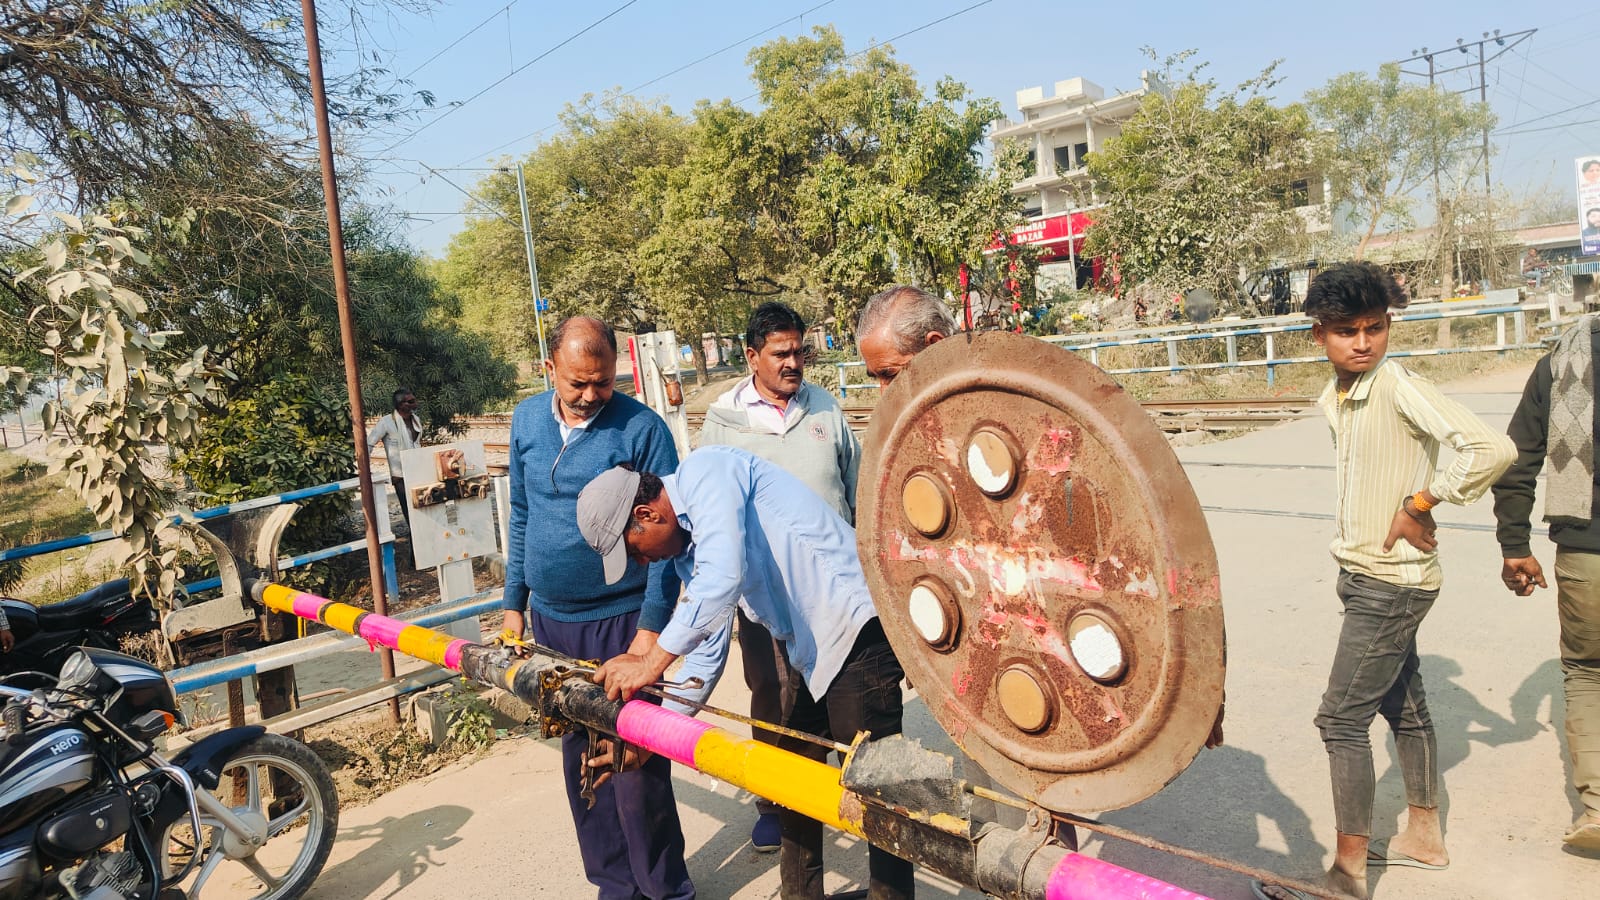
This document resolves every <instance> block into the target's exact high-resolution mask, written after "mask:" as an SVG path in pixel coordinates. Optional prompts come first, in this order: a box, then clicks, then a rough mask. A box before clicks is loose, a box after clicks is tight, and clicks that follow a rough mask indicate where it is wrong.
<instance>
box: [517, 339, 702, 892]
mask: <svg viewBox="0 0 1600 900" xmlns="http://www.w3.org/2000/svg"><path fill="white" fill-rule="evenodd" d="M545 370H546V372H547V373H548V374H549V376H550V384H551V390H549V391H546V392H545V393H542V394H536V395H534V396H533V397H530V398H528V399H527V400H524V401H523V402H522V403H521V404H519V405H518V406H517V409H516V412H515V413H514V414H513V415H512V418H511V448H510V451H511V521H510V545H509V546H508V547H507V548H506V587H505V598H504V602H503V603H502V604H501V606H502V608H503V609H504V624H505V628H506V629H507V630H509V631H511V632H513V633H515V634H517V635H521V634H522V630H523V624H524V623H523V616H524V612H526V614H527V616H528V618H529V619H531V623H530V624H531V625H532V630H533V634H534V635H535V636H536V637H537V639H538V641H539V642H540V643H541V644H544V645H545V646H547V647H550V648H551V649H553V650H556V651H558V652H560V653H565V654H567V655H569V656H572V657H575V658H577V659H610V658H611V657H613V656H615V655H617V654H619V653H624V652H627V651H629V650H630V649H634V647H635V643H636V642H641V641H642V642H644V643H653V637H654V634H653V633H654V632H659V631H660V630H661V629H662V628H664V627H665V626H666V624H667V622H668V620H670V619H671V617H672V611H673V607H674V606H675V605H676V603H677V600H678V587H679V584H680V582H679V579H678V577H677V574H676V572H674V571H673V570H672V567H671V565H670V564H667V563H662V564H657V565H650V566H645V565H629V566H628V567H627V569H626V571H624V572H621V573H620V575H619V577H618V578H615V579H612V581H613V582H614V583H611V584H608V583H607V579H606V577H605V573H604V572H603V571H602V568H601V565H600V560H599V559H597V558H596V557H595V554H594V551H592V550H590V549H589V547H588V545H587V544H586V543H585V541H584V539H583V535H582V534H580V533H579V532H578V527H577V504H578V494H579V492H580V491H582V490H583V486H584V485H586V484H588V483H589V482H590V481H591V480H592V479H593V478H594V477H595V476H596V475H599V474H600V473H601V472H604V471H606V470H608V469H611V468H612V467H614V466H618V465H622V464H627V465H630V466H633V467H634V468H636V469H638V470H639V471H641V472H650V473H653V474H658V475H669V474H671V473H672V472H673V471H675V470H676V469H677V468H678V452H677V449H676V448H675V447H674V446H673V442H672V434H671V433H670V432H669V431H668V430H667V425H666V423H665V422H663V421H662V420H661V417H660V416H657V415H656V414H655V413H654V412H652V411H650V409H649V408H648V407H646V406H644V405H643V404H641V403H639V402H638V401H636V400H634V399H632V398H631V397H627V396H624V395H619V394H614V393H613V389H614V384H613V382H614V380H615V378H616V371H617V338H616V334H615V333H613V332H612V330H611V327H610V326H608V325H606V324H605V323H604V322H601V321H600V320H599V319H594V318H590V317H588V316H574V317H572V318H569V319H564V320H562V321H561V322H560V323H559V324H557V325H556V327H555V328H554V329H552V330H551V332H550V357H549V358H548V359H547V360H546V361H545ZM641 633H643V635H647V636H648V638H649V640H647V639H646V637H645V636H642V635H641ZM586 746H587V739H586V736H585V735H584V734H583V733H582V732H578V733H574V734H567V735H564V736H563V737H562V739H561V752H562V762H563V765H562V771H563V774H564V775H565V776H566V783H567V801H568V805H569V806H570V807H571V810H572V821H573V825H574V826H575V828H576V830H577V834H578V850H579V852H580V854H581V855H582V857H583V868H584V873H585V874H586V875H587V876H588V879H589V881H590V882H591V883H593V884H594V885H595V886H596V887H597V888H599V896H600V898H601V900H612V898H616V900H633V898H638V897H647V898H650V900H667V898H670V900H686V898H692V897H693V896H694V895H695V894H694V885H693V884H691V883H690V880H689V872H688V869H687V868H686V867H685V865H684V860H683V828H682V825H681V824H680V822H679V820H678V805H677V802H676V799H675V798H674V797H673V792H672V775H671V761H670V760H668V759H666V758H665V757H655V758H651V759H649V760H648V761H646V762H645V763H644V764H643V765H642V766H641V767H639V768H637V769H632V770H630V771H627V772H622V773H620V774H618V775H616V776H615V777H612V778H610V779H607V780H606V781H605V783H603V784H601V785H600V786H599V787H597V788H596V789H595V792H594V801H593V805H592V806H591V805H590V801H589V800H588V799H587V798H584V797H582V796H580V794H579V792H580V790H581V778H582V776H581V767H582V766H583V755H584V752H585V750H586Z"/></svg>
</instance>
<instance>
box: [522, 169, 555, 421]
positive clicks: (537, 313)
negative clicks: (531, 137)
mask: <svg viewBox="0 0 1600 900" xmlns="http://www.w3.org/2000/svg"><path fill="white" fill-rule="evenodd" d="M517 202H518V203H520V204H522V243H523V246H524V247H525V248H526V249H527V253H528V281H529V283H530V284H532V285H533V324H534V327H536V328H537V329H538V330H539V374H540V375H541V376H543V378H544V389H545V390H547V391H548V390H550V373H549V372H548V371H546V369H545V365H544V361H545V359H546V357H547V353H546V351H545V346H544V309H543V307H544V300H543V299H542V298H541V297H540V295H539V263H538V261H537V260H536V259H535V258H534V255H533V217H532V216H530V215H528V183H527V180H526V179H525V178H524V177H523V174H522V163H517Z"/></svg>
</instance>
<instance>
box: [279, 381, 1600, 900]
mask: <svg viewBox="0 0 1600 900" xmlns="http://www.w3.org/2000/svg"><path fill="white" fill-rule="evenodd" d="M1524 375H1525V373H1512V374H1510V375H1505V376H1499V377H1494V378H1489V379H1485V380H1482V381H1480V382H1477V383H1474V384H1470V385H1463V386H1460V387H1459V388H1458V389H1457V390H1456V391H1453V393H1454V394H1455V395H1456V396H1457V397H1459V398H1460V399H1461V400H1463V401H1464V402H1465V403H1467V404H1468V405H1469V406H1470V407H1472V408H1473V409H1475V410H1477V411H1478V412H1479V413H1481V414H1482V415H1484V416H1485V417H1486V418H1487V419H1488V420H1489V421H1490V422H1491V424H1493V425H1494V426H1495V427H1497V428H1503V427H1504V425H1505V423H1506V421H1507V419H1508V417H1509V415H1510V413H1511V411H1512V409H1513V408H1514V406H1515V403H1516V400H1517V394H1518V392H1520V389H1521V386H1522V380H1523V377H1524ZM1180 456H1181V457H1182V459H1183V460H1184V462H1185V464H1186V466H1187V468H1188V471H1189V474H1190V477H1191V479H1192V480H1193V482H1194V485H1195V489H1196V492H1197V493H1198V494H1199V497H1200V501H1201V503H1202V504H1204V505H1206V506H1207V507H1210V508H1211V509H1210V510H1209V511H1208V513H1207V516H1208V520H1209V523H1210V527H1211V532H1212V538H1213V540H1214V541H1215V543H1216V546H1217V553H1218V557H1219V559H1220V562H1221V567H1222V576H1223V589H1224V590H1223V594H1224V598H1225V607H1226V611H1227V626H1228V644H1229V646H1228V651H1229V653H1228V660H1229V668H1228V703H1227V711H1228V718H1227V744H1226V746H1224V747H1222V748H1221V749H1218V750H1211V751H1204V752H1202V753H1201V754H1200V756H1199V758H1198V759H1197V760H1196V761H1195V763H1194V764H1193V765H1192V766H1191V767H1190V768H1189V770H1188V771H1187V772H1185V773H1184V774H1183V775H1182V776H1181V777H1180V778H1178V780H1177V781H1175V782H1174V783H1173V784H1171V785H1170V786H1168V787H1167V788H1166V789H1165V790H1164V791H1162V792H1161V793H1160V794H1158V795H1156V796H1155V797H1152V798H1150V799H1149V800H1146V801H1145V802H1143V803H1140V804H1138V805H1136V806H1134V807H1132V808H1130V809H1125V810H1121V811H1117V812H1113V813H1109V814H1106V815H1105V816H1104V818H1105V819H1106V820H1107V821H1109V822H1113V823H1115V824H1118V825H1121V826H1124V827H1127V828H1131V829H1134V830H1137V831H1139V832H1142V833H1145V834H1148V835H1152V836H1155V837H1158V838H1161V839H1163V840H1166V841H1170V842H1173V843H1177V844H1181V845H1184V846H1188V847H1191V848H1194V849H1197V850H1201V851H1204V852H1206V853H1209V854H1215V855H1218V856H1224V857H1228V858H1230V859H1234V860H1238V861H1242V862H1245V863H1249V864H1252V865H1256V866H1260V867H1265V868H1269V869H1273V870H1275V871H1281V872H1284V873H1290V874H1294V875H1298V876H1301V877H1314V876H1316V875H1317V874H1318V873H1320V872H1321V871H1322V870H1323V869H1324V868H1325V867H1326V866H1327V865H1328V863H1329V861H1330V857H1331V851H1332V846H1333V815H1332V805H1331V801H1330V795H1329V791H1330V789H1329V785H1328V766H1327V758H1326V756H1325V755H1324V753H1323V749H1322V744H1321V742H1320V740H1319V739H1318V736H1317V732H1316V729H1315V728H1314V727H1312V724H1311V718H1312V714H1313V712H1314V710H1315V708H1316V705H1317V702H1318V699H1319V697H1320V696H1321V693H1322V691H1323V688H1324V686H1325V684H1326V678H1327V669H1328V664H1329V661H1330V658H1331V655H1332V652H1333V646H1334V641H1335V637H1336V635H1337V633H1338V628H1339V603H1338V600H1337V598H1336V597H1335V596H1334V591H1333V582H1334V576H1335V569H1334V565H1333V563H1332V561H1331V559H1330V558H1329V556H1328V552H1327V545H1328V541H1329V540H1330V538H1331V537H1332V533H1333V523H1332V521H1331V520H1330V519H1329V518H1328V516H1329V514H1330V513H1331V511H1332V510H1333V505H1334V489H1333V473H1332V470H1331V463H1332V452H1331V443H1330V440H1329V437H1328V433H1327V428H1326V426H1325V425H1324V424H1323V423H1322V422H1321V421H1320V420H1305V421H1299V422H1294V423H1290V424H1287V425H1284V426H1280V427H1276V428H1271V429H1267V430H1264V431H1259V432H1256V433H1254V434H1250V435H1246V436H1244V437H1240V438H1237V439H1234V440H1230V441H1226V442H1219V443H1214V444H1207V445H1203V446H1198V447H1190V448H1184V449H1183V450H1181V451H1180ZM1275 513H1276V514H1275ZM1436 515H1438V518H1439V521H1440V522H1441V530H1440V532H1439V538H1440V551H1441V553H1442V555H1443V562H1444V568H1445V573H1446V581H1445V586H1444V590H1443V593H1442V595H1441V598H1440V600H1439V602H1438V603H1437V604H1436V605H1435V606H1434V608H1433V610H1432V612H1431V614H1430V615H1429V617H1428V619H1427V621H1426V623H1425V624H1424V626H1423V629H1422V632H1421V638H1420V643H1421V651H1422V654H1423V671H1424V676H1425V679H1426V683H1427V689H1428V695H1429V696H1428V699H1429V706H1430V708H1431V709H1432V711H1433V715H1434V718H1435V720H1436V723H1437V727H1438V738H1439V758H1440V759H1439V762H1440V768H1441V770H1442V771H1443V780H1444V787H1445V792H1446V794H1445V801H1444V802H1445V814H1446V829H1447V831H1446V833H1447V838H1448V841H1449V845H1450V850H1451V853H1452V857H1453V863H1452V865H1451V866H1450V868H1449V870H1448V871H1444V872H1425V871H1417V870H1411V869H1397V870H1395V871H1392V872H1383V871H1382V870H1374V872H1373V876H1372V880H1371V887H1372V889H1373V892H1374V895H1375V896H1377V897H1406V898H1423V900H1430V898H1438V900H1444V898H1502V897H1505V898H1512V897H1538V898H1554V900H1579V898H1596V897H1600V859H1595V858H1587V857H1582V856H1579V855H1576V854H1573V853H1569V852H1566V851H1565V850H1564V849H1563V847H1562V845H1561V843H1560V836H1561V833H1562V831H1563V829H1564V828H1565V827H1566V825H1567V824H1568V823H1569V822H1570V821H1571V820H1572V818H1573V817H1574V816H1575V815H1576V814H1577V812H1578V807H1577V805H1576V798H1575V796H1574V794H1573V793H1572V791H1571V790H1570V788H1569V787H1568V780H1567V777H1568V773H1567V771H1566V765H1565V763H1564V759H1565V757H1564V753H1563V737H1562V701H1561V678H1560V670H1559V668H1558V665H1557V661H1556V660H1555V658H1554V657H1555V651H1556V621H1555V614H1554V609H1553V604H1554V601H1553V598H1552V596H1551V593H1552V592H1550V591H1542V592H1539V594H1538V595H1536V596H1534V597H1532V598H1527V599H1522V598H1517V597H1514V596H1512V595H1511V594H1509V593H1508V592H1506V591H1505V590H1504V589H1503V588H1502V587H1501V586H1500V584H1499V581H1498V578H1497V576H1498V572H1499V565H1500V556H1499V550H1498V547H1497V545H1496V544H1495V542H1494V537H1493V534H1492V531H1471V530H1458V529H1452V528H1450V527H1449V525H1451V524H1469V525H1475V526H1492V524H1493V516H1492V513H1491V509H1490V503H1489V502H1488V501H1487V500H1485V501H1483V502H1480V503H1479V504H1477V505H1476V506H1474V507H1471V508H1468V509H1461V508H1458V507H1445V508H1443V509H1442V510H1441V511H1440V512H1439V513H1437V514H1436ZM1541 534H1542V531H1541ZM1535 551H1536V553H1537V554H1538V555H1539V557H1540V558H1541V560H1542V561H1543V562H1544V563H1545V566H1546V569H1547V570H1548V568H1549V566H1550V560H1551V554H1552V551H1551V546H1550V544H1549V542H1548V540H1547V539H1545V538H1543V537H1538V538H1536V539H1535ZM714 702H716V703H718V704H720V705H725V706H728V707H730V708H734V709H739V708H741V707H742V706H743V705H744V704H745V703H746V695H745V693H744V690H743V683H742V681H741V678H740V676H739V673H738V672H737V671H732V672H730V673H729V676H728V678H727V679H726V680H725V681H724V682H723V687H721V688H720V689H719V691H718V694H717V696H716V697H715V698H714ZM1385 729H1386V726H1384V725H1383V723H1382V722H1381V720H1380V721H1379V722H1378V723H1377V724H1376V725H1375V726H1374V743H1375V746H1376V754H1377V771H1378V775H1379V782H1378V799H1377V807H1376V818H1375V823H1374V828H1375V837H1376V838H1378V839H1380V840H1381V839H1382V838H1385V837H1387V836H1389V835H1392V834H1393V833H1394V831H1395V830H1396V822H1397V818H1398V816H1399V814H1400V813H1402V812H1403V809H1404V799H1403V794H1402V789H1401V784H1400V778H1399V772H1398V770H1397V769H1396V768H1395V766H1394V765H1393V762H1392V758H1391V755H1390V754H1391V749H1390V748H1391V747H1392V744H1390V743H1389V742H1388V740H1387V735H1386V732H1385ZM907 730H908V731H909V732H911V733H912V734H914V735H916V736H919V737H922V738H924V739H925V740H927V741H929V742H931V743H935V744H943V745H945V746H948V741H947V740H946V739H945V738H944V737H943V735H942V732H940V731H939V729H938V727H937V725H935V724H934V723H933V721H932V719H931V718H930V717H929V716H928V715H927V712H926V710H925V708H924V707H923V706H922V704H921V703H920V701H913V702H912V704H911V706H910V707H909V712H908V729H907ZM558 761H559V757H558V754H557V752H556V750H555V748H554V746H553V745H552V744H549V743H540V742H537V741H533V740H516V741H508V742H502V743H501V744H500V746H498V747H497V748H496V749H495V750H494V751H493V752H492V753H491V754H490V755H489V756H487V757H486V758H484V759H481V760H478V761H476V762H474V763H472V764H470V765H459V766H456V767H453V768H450V769H447V770H445V771H443V772H441V773H439V774H437V775H435V776H434V777H432V778H429V779H427V780H425V781H422V782H418V783H414V784H409V785H406V786H405V787H402V788H400V789H399V790H396V791H394V792H392V793H390V794H388V795H387V796H385V797H383V798H381V799H379V800H377V801H376V802H374V803H372V804H370V805H368V806H365V807H362V808H359V809H353V810H348V811H346V812H345V814H344V817H343V820H342V825H341V828H340V832H339V839H338V842H337V843H336V844H335V847H334V851H333V858H332V860H331V862H330V863H329V865H328V867H327V869H326V871H325V873H324V874H323V876H322V878H321V879H320V880H319V881H318V883H317V885H316V886H315V888H314V889H313V891H312V892H311V894H310V895H309V896H311V897H314V898H340V900H344V898H352V900H353V898H390V897H404V898H407V900H424V898H467V897H550V898H557V897H559V898H569V897H570V898H581V897H592V896H594V892H593V889H592V888H591V887H590V886H589V885H588V884H587V883H586V882H585V881H584V879H583V875H582V871H581V867H580V865H579V862H578V857H577V851H576V846H575V843H574V839H573V832H572V825H571V822H570V820H569V818H568V815H567V810H566V806H565V802H566V801H565V797H564V795H563V793H562V789H561V780H560V776H559V774H558V771H557V764H558ZM678 772H679V775H678V779H677V786H678V800H679V805H680V808H681V811H682V815H683V820H684V828H685V831H686V833H687V836H688V844H689V866H690V870H691V872H692V874H693V876H694V878H695V882H696V885H697V886H698V889H699V893H700V896H701V897H703V898H740V900H753V898H766V897H775V896H776V895H777V890H778V882H777V874H776V862H777V859H776V855H775V854H765V855H763V854H756V853H755V852H753V851H752V850H751V848H750V845H749V841H748V837H749V827H750V824H751V823H752V821H753V819H754V809H753V807H752V805H751V798H750V797H749V796H748V795H746V794H743V793H740V792H737V791H734V790H733V789H731V788H730V787H729V786H727V785H717V784H712V783H710V782H708V781H707V780H706V779H705V778H704V777H702V776H700V775H697V774H695V773H692V772H686V771H684V770H683V769H682V768H680V769H679V770H678ZM1085 851H1086V852H1089V853H1092V854H1094V855H1097V856H1100V857H1102V858H1104V859H1108V860H1111V861H1113V862H1116V863H1118V864H1119V865H1123V866H1127V867H1129V868H1132V869H1136V870H1138V871H1141V872H1146V873H1148V874H1151V875H1155V876H1158V877H1161V878H1164V879H1167V880H1169V881H1172V882H1175V883H1177V884H1179V885H1182V886H1184V887H1186V888H1189V889H1191V890H1194V891H1199V892H1201V893H1204V894H1207V895H1209V896H1212V897H1216V898H1223V900H1243V898H1248V897H1249V896H1250V891H1249V888H1248V886H1247V882H1246V880H1245V879H1243V878H1241V877H1240V876H1237V875H1233V874H1231V873H1228V872H1224V871H1221V870H1217V869H1212V868H1208V867H1206V866H1203V865H1200V864H1197V863H1192V862H1188V861H1185V860H1183V859H1180V858H1177V857H1174V856H1170V855H1166V854H1162V853H1157V852H1153V851H1149V850H1145V849H1142V848H1139V847H1135V846H1130V845H1128V844H1125V843H1121V842H1118V841H1102V840H1099V839H1095V838H1091V839H1090V840H1089V841H1088V842H1087V844H1086V846H1085ZM828 861H829V867H830V870H831V875H830V882H829V890H837V889H839V888H842V887H845V886H847V885H858V884H860V880H861V879H862V878H863V877H864V876H865V868H866V853H865V848H864V847H862V846H861V845H860V844H859V842H857V841H855V840H854V839H849V838H844V837H840V838H838V839H837V840H836V841H835V842H834V845H833V846H832V847H831V848H830V850H829V856H828ZM920 893H921V896H923V897H951V896H958V897H975V896H977V895H976V894H974V893H972V892H970V891H961V890H958V889H957V888H956V887H955V886H953V885H950V884H948V883H945V882H943V881H941V880H939V879H936V878H926V879H925V880H924V882H923V885H922V887H921V890H920Z"/></svg>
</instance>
